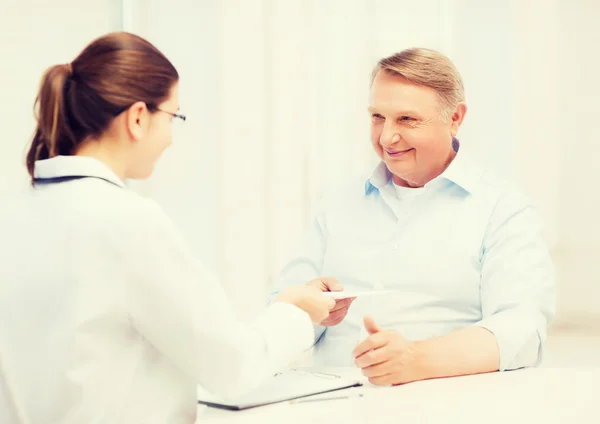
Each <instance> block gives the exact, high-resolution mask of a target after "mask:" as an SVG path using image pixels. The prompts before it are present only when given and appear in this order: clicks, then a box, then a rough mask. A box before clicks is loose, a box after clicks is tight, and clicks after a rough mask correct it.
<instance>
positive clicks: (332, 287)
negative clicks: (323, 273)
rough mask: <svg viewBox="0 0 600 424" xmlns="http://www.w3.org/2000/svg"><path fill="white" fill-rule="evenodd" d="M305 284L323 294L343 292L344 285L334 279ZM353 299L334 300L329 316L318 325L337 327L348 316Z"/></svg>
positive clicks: (322, 279)
mask: <svg viewBox="0 0 600 424" xmlns="http://www.w3.org/2000/svg"><path fill="white" fill-rule="evenodd" d="M306 284H307V285H309V286H314V287H317V288H318V289H319V290H321V291H324V292H330V291H332V292H333V291H343V290H344V285H343V284H342V283H340V282H339V281H338V280H336V279H335V278H317V279H315V280H312V281H309V282H308V283H306ZM355 299H356V298H355V297H351V298H348V299H340V300H336V301H335V306H334V307H333V309H332V310H331V311H329V315H328V316H327V317H326V318H325V319H324V320H323V321H321V322H320V323H318V324H319V325H323V326H325V327H332V326H334V325H338V324H339V323H340V322H342V321H343V320H344V318H346V314H348V309H350V305H352V302H354V300H355Z"/></svg>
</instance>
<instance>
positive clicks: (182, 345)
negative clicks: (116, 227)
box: [124, 203, 313, 398]
mask: <svg viewBox="0 0 600 424" xmlns="http://www.w3.org/2000/svg"><path fill="white" fill-rule="evenodd" d="M147 209H148V213H147V214H146V216H144V217H140V220H139V223H137V224H136V225H135V228H134V229H133V230H132V232H133V235H132V237H130V239H131V240H132V245H129V246H128V249H130V251H128V252H124V257H127V258H129V259H128V261H129V263H128V269H129V271H130V273H131V275H130V278H129V285H130V286H129V287H128V293H129V296H128V307H129V310H130V314H131V319H132V323H133V325H134V326H135V328H137V329H138V331H139V332H140V333H141V334H142V335H143V337H145V338H146V339H147V340H148V342H149V343H151V344H152V345H154V346H155V347H156V349H157V350H159V351H160V352H161V353H162V354H164V355H166V356H167V357H169V358H170V359H171V360H172V361H173V363H174V364H176V365H177V366H178V367H179V368H181V370H183V371H184V372H185V373H187V374H189V375H190V376H191V377H193V378H194V379H195V380H196V381H197V382H198V383H199V384H200V385H202V386H203V387H204V388H205V389H207V390H209V391H210V392H212V393H213V394H215V395H217V396H220V397H222V398H230V397H234V396H237V395H240V394H242V393H245V392H248V391H250V390H252V389H253V388H255V387H256V386H258V385H259V384H260V383H261V381H262V380H263V379H264V378H265V377H267V376H268V375H270V374H272V373H274V372H276V371H277V370H279V369H281V368H282V367H285V366H286V365H287V364H289V363H290V362H291V361H293V360H294V359H295V358H296V357H297V356H298V355H300V354H301V353H302V352H303V351H305V350H307V349H309V348H310V346H311V345H312V341H313V327H312V323H311V320H310V317H309V316H308V314H307V313H305V312H304V311H303V310H301V309H299V308H297V307H296V306H293V305H291V304H285V303H280V302H275V303H273V304H271V305H269V306H268V307H267V309H266V310H265V311H264V313H263V314H262V315H261V316H260V317H258V319H256V320H255V321H254V322H251V323H242V322H238V321H237V320H236V318H235V316H236V315H235V312H234V311H233V309H232V306H231V304H230V303H229V301H228V299H227V297H226V295H225V292H224V290H223V288H222V287H221V285H220V284H219V283H218V282H217V281H216V280H215V278H213V276H212V275H210V273H209V272H208V271H207V270H206V269H205V268H204V267H203V266H202V265H201V264H200V263H199V262H198V261H197V260H196V259H195V258H194V257H193V256H192V254H191V253H190V250H189V249H188V247H187V245H186V243H185V242H184V240H183V238H182V237H181V235H180V233H179V232H178V231H177V230H176V229H175V227H174V225H173V224H172V223H171V221H170V220H169V219H168V218H167V217H166V216H165V215H164V214H163V213H162V211H161V210H160V209H159V208H158V206H156V205H155V204H154V203H150V204H149V206H148V208H147ZM241 283H243V282H241Z"/></svg>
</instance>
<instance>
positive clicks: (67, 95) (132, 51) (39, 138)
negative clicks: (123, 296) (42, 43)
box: [26, 32, 179, 181]
mask: <svg viewBox="0 0 600 424" xmlns="http://www.w3.org/2000/svg"><path fill="white" fill-rule="evenodd" d="M178 80H179V74H178V73H177V70H176V69H175V67H174V66H173V65H172V64H171V62H170V61H169V60H168V59H167V58H166V57H165V55H164V54H162V53H161V52H160V51H159V50H158V49H157V48H156V47H154V46H153V45H152V44H150V43H149V42H148V41H146V40H144V39H143V38H141V37H138V36H136V35H133V34H130V33H126V32H115V33H111V34H107V35H105V36H102V37H100V38H97V39H96V40H94V41H92V42H91V43H90V44H89V45H88V46H87V47H86V48H85V49H84V50H83V51H82V52H81V53H80V54H79V56H77V57H76V58H75V60H73V62H71V63H69V64H61V65H54V66H51V67H50V68H48V69H47V70H46V72H45V73H44V75H43V76H42V80H41V84H40V88H39V91H38V95H37V98H36V101H35V106H34V110H35V117H36V120H37V127H36V131H35V135H34V137H33V140H32V142H31V147H30V148H29V151H28V153H27V159H26V163H27V170H28V171H29V175H30V176H31V178H32V181H33V178H34V164H35V161H36V160H41V159H49V158H52V157H54V156H58V155H72V154H74V152H75V149H76V147H77V146H78V145H79V144H81V142H83V141H84V140H85V139H87V138H88V137H98V136H100V135H101V134H102V133H103V132H104V131H105V130H106V129H107V128H108V126H109V124H110V123H111V121H112V120H113V119H114V117H116V116H117V115H119V114H120V113H121V112H123V111H125V110H127V109H128V108H129V107H130V106H131V105H133V104H134V103H136V102H139V101H141V102H145V103H146V105H147V107H148V110H149V111H150V112H155V111H156V108H157V106H158V105H159V104H160V103H162V102H163V101H165V100H167V99H168V97H169V94H170V90H171V88H172V87H173V85H174V84H175V83H176V82H177V81H178Z"/></svg>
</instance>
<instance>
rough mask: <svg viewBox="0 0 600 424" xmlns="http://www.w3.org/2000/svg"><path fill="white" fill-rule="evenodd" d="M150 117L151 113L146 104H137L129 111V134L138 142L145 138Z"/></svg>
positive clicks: (127, 113)
mask: <svg viewBox="0 0 600 424" xmlns="http://www.w3.org/2000/svg"><path fill="white" fill-rule="evenodd" d="M149 117H150V111H149V110H148V106H146V103H144V102H136V103H134V104H132V105H131V106H130V107H129V109H127V112H126V118H125V122H126V125H127V132H128V134H129V136H130V137H131V138H132V139H133V140H135V141H138V140H141V139H142V138H143V137H144V134H145V132H146V128H147V127H148V118H149Z"/></svg>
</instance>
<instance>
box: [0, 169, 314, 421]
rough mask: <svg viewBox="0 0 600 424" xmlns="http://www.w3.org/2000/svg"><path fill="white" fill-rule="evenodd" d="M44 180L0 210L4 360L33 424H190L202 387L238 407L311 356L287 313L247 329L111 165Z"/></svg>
mask: <svg viewBox="0 0 600 424" xmlns="http://www.w3.org/2000/svg"><path fill="white" fill-rule="evenodd" d="M74 176H83V177H91V178H80V179H73V180H68V181H64V178H65V177H67V178H71V177H74ZM36 177H38V178H40V179H41V181H40V184H39V185H38V186H36V188H35V189H30V190H28V191H27V192H26V193H23V194H21V195H19V196H17V197H15V198H12V199H10V200H9V201H3V202H2V207H1V210H0V236H1V238H0V261H1V263H0V359H1V363H2V365H3V368H4V372H6V373H7V374H6V375H7V376H9V377H10V379H9V384H10V385H11V387H10V389H11V390H10V393H11V396H13V397H15V398H16V399H15V404H16V405H20V406H21V408H22V409H24V411H21V413H22V414H21V415H24V416H26V417H27V418H26V419H27V420H28V422H30V423H32V424H38V423H39V424H54V423H60V424H71V423H77V424H82V423H86V424H87V423H126V424H132V423H144V424H149V423H161V424H163V423H169V424H173V423H192V422H194V420H195V411H196V387H197V384H201V385H202V386H203V387H204V388H206V389H208V390H209V391H211V392H213V393H215V394H217V395H220V396H222V397H228V396H234V395H236V394H238V393H241V392H245V391H248V390H251V389H252V388H253V387H255V386H256V385H258V384H259V383H260V381H261V379H263V378H264V377H266V376H267V375H268V374H269V373H272V372H275V370H277V369H279V368H281V367H283V366H285V365H286V364H288V363H289V362H290V361H291V360H293V359H294V357H295V356H297V355H298V354H300V353H301V352H302V351H303V350H306V349H308V348H309V347H310V346H311V344H312V341H313V327H312V325H311V321H310V318H309V316H308V315H307V314H306V313H305V312H304V311H302V310H300V309H298V308H296V307H295V306H292V305H289V304H282V303H275V304H272V305H270V306H269V307H268V308H267V309H266V310H265V312H264V313H263V314H262V315H261V316H260V317H259V318H258V319H257V320H256V321H254V322H253V323H251V324H243V323H240V322H237V321H236V319H235V318H234V316H235V315H234V311H233V310H232V308H231V306H230V304H229V303H228V300H227V298H226V296H225V293H224V291H223V289H222V288H221V286H220V285H219V284H218V283H217V282H216V281H215V279H214V278H213V277H212V276H211V275H209V273H208V272H207V271H206V270H205V269H204V268H203V267H202V265H201V264H200V263H198V262H197V261H196V260H195V259H194V258H193V257H192V255H191V254H190V252H189V250H188V248H187V247H186V244H185V242H184V241H183V239H182V238H181V237H180V235H179V233H178V232H177V231H176V229H175V228H174V227H173V225H172V223H171V221H170V220H169V219H168V218H167V217H166V216H165V215H164V214H163V213H162V212H161V210H160V208H159V207H158V206H157V205H156V204H155V203H153V202H152V201H149V200H147V199H144V198H142V197H141V196H138V195H137V194H135V193H133V192H131V191H130V190H127V189H126V188H125V187H124V186H123V183H122V182H121V181H120V180H119V178H118V177H117V176H116V175H115V174H114V173H113V172H112V171H111V170H110V169H109V168H108V167H107V166H105V165H104V164H103V163H101V162H99V161H97V160H95V159H92V158H86V157H56V158H53V159H49V160H45V161H39V162H38V163H37V164H36ZM56 178H58V179H59V181H56V180H55V179H56ZM53 179H54V180H53ZM60 179H63V180H62V181H60Z"/></svg>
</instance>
